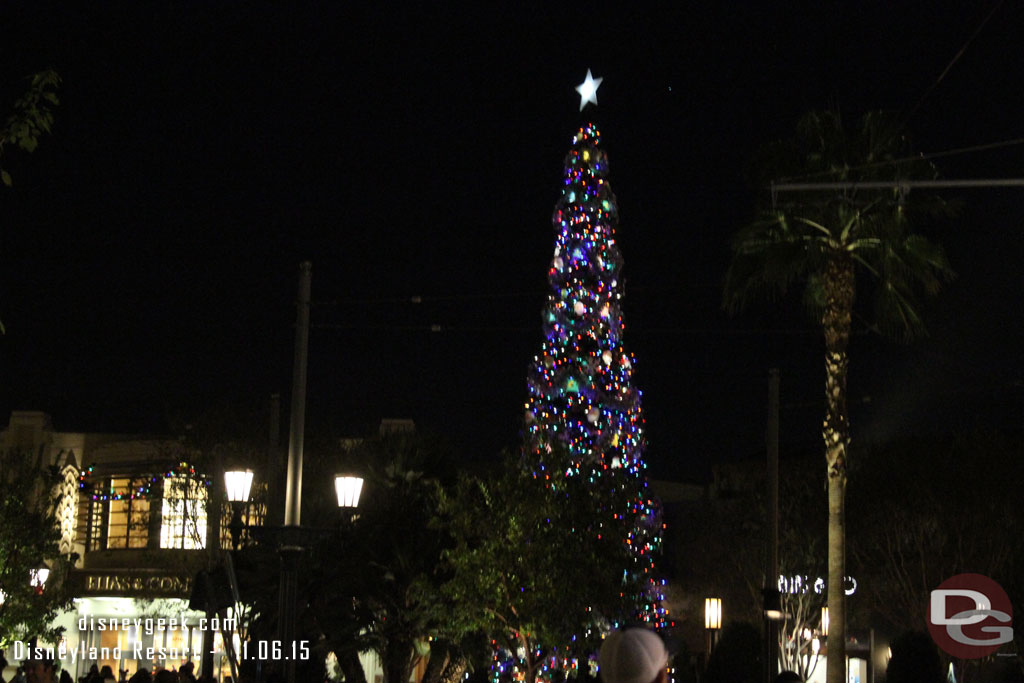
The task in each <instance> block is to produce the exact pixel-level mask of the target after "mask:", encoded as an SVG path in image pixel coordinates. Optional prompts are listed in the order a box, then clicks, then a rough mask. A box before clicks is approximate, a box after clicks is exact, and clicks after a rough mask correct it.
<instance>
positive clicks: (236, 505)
mask: <svg viewBox="0 0 1024 683" xmlns="http://www.w3.org/2000/svg"><path fill="white" fill-rule="evenodd" d="M252 476H253V474H252V470H231V471H229V472H225V473H224V488H225V489H226V491H227V496H228V502H230V503H231V523H230V524H229V525H228V529H229V530H230V531H231V547H232V548H234V549H235V550H238V546H239V544H240V543H241V541H242V529H243V528H244V525H243V524H242V510H243V509H244V508H245V504H246V503H248V502H249V494H250V493H251V492H252Z"/></svg>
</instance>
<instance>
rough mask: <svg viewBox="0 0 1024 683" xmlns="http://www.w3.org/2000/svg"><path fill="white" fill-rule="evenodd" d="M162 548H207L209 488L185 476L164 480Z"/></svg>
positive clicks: (161, 529)
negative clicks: (207, 493) (207, 500)
mask: <svg viewBox="0 0 1024 683" xmlns="http://www.w3.org/2000/svg"><path fill="white" fill-rule="evenodd" d="M160 547H161V548H182V549H184V550H195V549H200V548H205V547H206V487H205V486H203V485H202V484H200V483H199V482H197V481H195V480H194V479H189V478H188V477H183V476H174V477H168V478H166V479H165V480H164V498H163V519H162V523H161V526H160Z"/></svg>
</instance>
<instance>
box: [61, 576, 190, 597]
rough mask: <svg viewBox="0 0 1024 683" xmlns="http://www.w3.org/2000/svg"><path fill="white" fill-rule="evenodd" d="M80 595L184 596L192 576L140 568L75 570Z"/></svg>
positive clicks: (187, 591)
mask: <svg viewBox="0 0 1024 683" xmlns="http://www.w3.org/2000/svg"><path fill="white" fill-rule="evenodd" d="M77 575H78V581H80V586H81V590H80V594H81V596H83V597H84V596H100V595H116V596H126V597H150V598H152V597H160V598H187V597H188V596H189V594H190V593H191V591H192V577H190V576H180V575H177V574H157V573H151V572H140V571H120V572H114V571H105V572H99V571H82V572H77Z"/></svg>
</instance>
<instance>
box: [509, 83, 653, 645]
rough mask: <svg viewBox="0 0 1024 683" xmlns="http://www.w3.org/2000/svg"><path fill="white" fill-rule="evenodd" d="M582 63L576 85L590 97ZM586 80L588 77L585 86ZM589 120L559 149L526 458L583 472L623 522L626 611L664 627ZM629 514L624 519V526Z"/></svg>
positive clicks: (612, 216)
mask: <svg viewBox="0 0 1024 683" xmlns="http://www.w3.org/2000/svg"><path fill="white" fill-rule="evenodd" d="M599 82H600V79H596V80H595V79H592V77H591V75H590V73H589V71H588V73H587V81H586V82H585V83H584V84H583V85H581V86H580V88H578V89H577V90H578V91H579V92H580V94H581V96H582V99H583V101H582V102H581V109H582V107H583V106H584V105H585V104H586V102H588V101H590V102H595V103H596V84H597V83H599ZM590 83H593V86H591V87H589V89H588V84H590ZM600 143H601V134H600V132H599V131H598V130H597V128H596V127H595V126H594V125H593V124H587V125H585V126H583V127H582V128H580V130H579V132H578V133H577V134H576V136H575V137H574V138H573V142H572V148H571V149H570V150H569V153H568V155H567V156H566V158H565V176H564V181H563V185H562V195H561V197H560V199H559V200H558V202H557V204H556V205H555V212H554V216H553V218H552V224H553V226H554V229H555V251H554V256H553V257H552V259H551V266H550V268H549V270H548V282H549V283H550V285H551V293H550V295H549V297H548V302H547V305H546V306H545V308H544V313H543V325H544V335H545V340H544V342H543V344H542V346H541V352H540V354H539V355H538V356H536V357H535V358H534V363H533V365H532V367H531V369H530V373H529V381H528V384H529V400H528V401H527V403H526V435H527V448H528V453H527V456H528V458H529V459H530V464H531V466H532V467H533V471H534V477H535V478H537V479H541V480H544V481H545V482H546V483H547V485H548V486H553V487H558V485H559V484H558V481H559V479H560V478H564V477H585V478H586V480H587V481H588V483H589V484H590V488H591V490H592V495H593V497H594V500H595V501H596V502H597V504H598V505H600V506H601V508H602V510H603V511H604V512H605V513H606V514H607V515H608V516H609V517H610V518H611V519H610V520H609V521H610V522H611V521H612V520H614V523H612V524H610V525H609V526H618V527H620V528H625V529H626V530H627V531H626V532H625V535H626V538H624V539H623V541H624V543H625V544H627V546H628V551H629V552H628V554H626V562H625V563H624V567H623V574H624V577H625V578H624V581H623V583H624V586H625V587H626V588H627V590H631V591H632V594H631V595H627V596H625V597H626V598H627V601H628V603H630V604H631V605H633V606H634V607H635V612H634V613H633V614H632V615H625V618H627V619H628V618H632V619H634V620H641V621H644V622H647V623H649V624H651V625H653V626H655V627H657V628H661V627H663V626H665V625H666V613H665V610H664V609H663V608H662V607H661V606H660V603H661V602H662V601H663V596H662V594H661V585H662V582H661V581H660V580H658V579H656V578H655V576H654V571H653V570H654V565H653V560H652V558H651V555H652V552H654V551H655V550H656V548H657V546H658V544H659V542H660V534H661V527H662V525H661V523H660V518H659V514H658V511H657V509H656V506H655V505H654V503H653V501H652V500H651V499H650V496H649V495H648V493H647V482H646V478H645V476H644V469H645V468H646V464H645V463H644V460H643V452H644V445H645V442H644V430H643V425H644V420H643V412H642V410H641V405H640V397H641V396H640V391H639V390H638V389H637V388H636V387H635V386H634V385H633V383H632V375H633V367H634V364H635V359H634V357H633V356H632V354H630V353H629V352H627V351H626V349H625V347H624V346H623V333H624V331H625V324H624V323H623V319H622V291H623V279H622V263H623V260H622V254H621V252H620V251H619V248H618V246H617V244H616V241H615V231H616V227H617V225H618V204H617V202H616V199H615V195H614V194H613V193H612V189H611V186H610V185H609V183H608V159H607V156H606V155H605V152H604V150H603V149H602V148H601V146H600ZM623 520H625V522H626V523H625V524H622V522H623Z"/></svg>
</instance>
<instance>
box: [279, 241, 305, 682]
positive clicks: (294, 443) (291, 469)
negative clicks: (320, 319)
mask: <svg viewBox="0 0 1024 683" xmlns="http://www.w3.org/2000/svg"><path fill="white" fill-rule="evenodd" d="M312 275H313V264H312V263H310V262H309V261H303V262H302V263H301V264H299V298H298V303H297V307H298V315H297V318H296V323H295V362H294V365H293V367H292V411H291V431H290V432H289V437H288V477H287V481H286V484H285V498H284V501H285V502H284V507H285V509H284V529H283V532H284V534H283V537H282V539H281V547H280V550H279V552H280V554H281V584H280V591H279V594H278V608H279V614H280V615H281V618H280V623H279V625H278V635H279V637H280V640H281V647H282V648H283V649H284V651H285V652H287V653H288V655H287V656H286V657H285V658H284V659H285V661H284V669H285V679H286V680H287V681H288V683H295V658H294V656H293V655H294V653H295V652H296V650H295V646H294V643H295V622H296V617H297V610H298V600H299V595H298V591H299V588H298V583H299V577H298V574H299V559H300V557H301V556H302V545H301V539H300V537H299V533H300V531H299V523H300V518H301V513H302V447H303V443H304V438H305V429H306V367H307V363H308V360H309V291H310V281H311V280H312Z"/></svg>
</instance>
